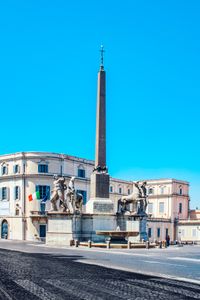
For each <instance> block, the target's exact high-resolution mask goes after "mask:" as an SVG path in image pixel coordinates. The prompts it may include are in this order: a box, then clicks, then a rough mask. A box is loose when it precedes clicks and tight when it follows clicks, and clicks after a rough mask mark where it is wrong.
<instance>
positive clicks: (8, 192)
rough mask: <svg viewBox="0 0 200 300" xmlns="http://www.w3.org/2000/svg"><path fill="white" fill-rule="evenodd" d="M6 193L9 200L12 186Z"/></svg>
mask: <svg viewBox="0 0 200 300" xmlns="http://www.w3.org/2000/svg"><path fill="white" fill-rule="evenodd" d="M6 194H7V197H6V198H7V200H10V188H9V187H7V188H6Z"/></svg>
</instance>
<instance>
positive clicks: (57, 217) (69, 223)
mask: <svg viewBox="0 0 200 300" xmlns="http://www.w3.org/2000/svg"><path fill="white" fill-rule="evenodd" d="M80 236H81V216H80V215H72V214H67V213H60V212H52V213H48V231H47V235H46V243H47V244H48V245H70V241H71V240H79V239H80Z"/></svg>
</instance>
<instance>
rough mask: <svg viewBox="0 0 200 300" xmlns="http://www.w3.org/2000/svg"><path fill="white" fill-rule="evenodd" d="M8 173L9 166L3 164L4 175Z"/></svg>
mask: <svg viewBox="0 0 200 300" xmlns="http://www.w3.org/2000/svg"><path fill="white" fill-rule="evenodd" d="M6 174H8V167H7V166H3V167H2V175H6Z"/></svg>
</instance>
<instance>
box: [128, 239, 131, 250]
mask: <svg viewBox="0 0 200 300" xmlns="http://www.w3.org/2000/svg"><path fill="white" fill-rule="evenodd" d="M128 249H131V242H130V241H128Z"/></svg>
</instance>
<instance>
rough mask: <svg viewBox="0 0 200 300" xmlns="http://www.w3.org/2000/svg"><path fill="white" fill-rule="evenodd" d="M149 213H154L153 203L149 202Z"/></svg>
mask: <svg viewBox="0 0 200 300" xmlns="http://www.w3.org/2000/svg"><path fill="white" fill-rule="evenodd" d="M148 213H149V214H152V213H153V203H149V204H148Z"/></svg>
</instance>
